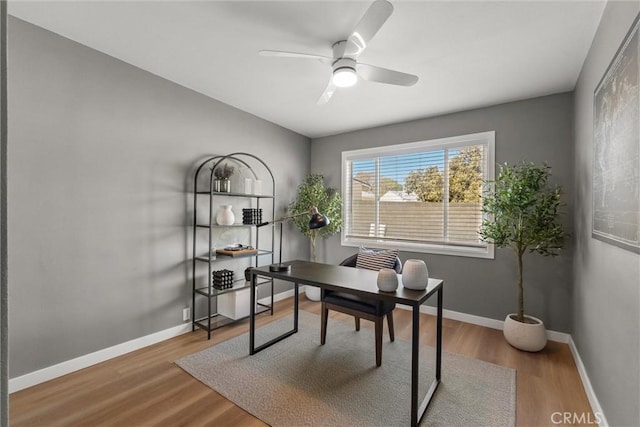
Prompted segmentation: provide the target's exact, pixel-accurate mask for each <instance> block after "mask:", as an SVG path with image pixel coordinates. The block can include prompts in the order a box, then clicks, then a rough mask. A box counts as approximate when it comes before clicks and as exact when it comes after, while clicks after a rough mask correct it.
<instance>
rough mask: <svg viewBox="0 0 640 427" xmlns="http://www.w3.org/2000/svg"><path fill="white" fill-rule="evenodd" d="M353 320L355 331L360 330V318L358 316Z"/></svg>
mask: <svg viewBox="0 0 640 427" xmlns="http://www.w3.org/2000/svg"><path fill="white" fill-rule="evenodd" d="M353 318H354V319H355V320H356V331H359V330H360V318H359V317H358V316H353Z"/></svg>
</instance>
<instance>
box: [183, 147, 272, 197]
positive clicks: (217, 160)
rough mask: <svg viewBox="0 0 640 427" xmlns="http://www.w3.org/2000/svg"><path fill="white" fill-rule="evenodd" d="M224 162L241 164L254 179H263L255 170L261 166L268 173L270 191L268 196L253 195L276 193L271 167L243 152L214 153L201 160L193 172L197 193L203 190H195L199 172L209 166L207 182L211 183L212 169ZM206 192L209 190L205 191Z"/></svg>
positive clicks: (199, 175)
mask: <svg viewBox="0 0 640 427" xmlns="http://www.w3.org/2000/svg"><path fill="white" fill-rule="evenodd" d="M225 162H233V163H237V164H239V165H242V166H244V167H245V168H246V170H247V171H248V172H249V173H251V175H252V176H253V179H254V180H257V179H264V177H263V176H262V174H260V173H259V172H260V171H257V170H256V169H257V168H256V167H261V168H263V169H264V170H265V171H266V172H267V173H268V177H269V179H270V182H271V188H272V192H271V194H270V195H269V196H265V195H255V196H258V197H259V196H262V197H274V198H275V195H276V182H275V178H274V176H273V172H272V171H271V168H269V166H267V164H266V163H265V162H264V161H263V160H262V159H260V158H259V157H258V156H255V155H253V154H251V153H243V152H236V153H231V154H227V155H215V156H211V157H209V158H207V159H205V160H204V161H202V162H201V163H200V165H199V166H198V168H197V169H196V173H195V181H194V184H195V190H196V192H198V193H203V191H198V190H197V188H198V187H197V186H198V182H199V181H198V180H199V179H200V177H201V173H202V172H204V171H206V170H207V168H206V167H207V166H209V170H210V172H209V184H211V183H212V182H213V181H214V179H215V178H214V171H215V170H216V168H217V167H218V166H220V165H222V164H223V163H225ZM210 189H211V185H209V190H210ZM206 192H207V193H208V192H209V191H206Z"/></svg>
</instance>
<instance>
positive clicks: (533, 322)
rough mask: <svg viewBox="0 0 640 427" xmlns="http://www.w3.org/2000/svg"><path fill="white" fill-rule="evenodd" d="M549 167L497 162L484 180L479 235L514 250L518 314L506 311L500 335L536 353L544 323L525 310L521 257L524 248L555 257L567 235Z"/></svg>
mask: <svg viewBox="0 0 640 427" xmlns="http://www.w3.org/2000/svg"><path fill="white" fill-rule="evenodd" d="M550 175H551V168H550V167H549V166H547V165H546V164H543V165H541V166H539V165H535V164H532V163H521V164H519V165H516V166H509V165H507V164H505V165H503V166H501V168H500V173H499V174H498V177H497V179H496V180H495V181H493V182H489V183H488V184H490V186H491V187H490V188H488V189H487V191H486V192H485V197H484V199H483V206H482V210H483V212H484V213H486V214H489V218H487V219H484V220H483V221H482V226H481V227H480V237H481V238H482V239H483V240H485V241H487V242H491V243H493V244H495V245H496V246H497V247H499V248H510V249H512V250H513V252H514V254H515V256H516V261H517V263H518V278H517V281H516V286H517V289H518V305H517V308H518V312H517V313H512V314H509V315H507V317H506V319H505V322H504V330H503V332H504V336H505V339H506V340H507V342H508V343H509V344H511V345H512V346H514V347H516V348H518V349H520V350H525V351H539V350H542V349H543V348H544V346H545V345H546V343H547V334H546V330H545V327H544V323H543V322H542V321H541V320H540V319H538V318H535V317H533V316H527V315H525V314H524V287H523V280H522V273H523V264H522V261H523V257H524V255H525V253H527V252H537V253H539V254H541V255H544V256H555V255H558V254H559V252H560V249H561V248H562V245H563V242H564V238H565V236H566V233H565V231H564V229H563V227H562V225H561V223H560V222H559V221H560V217H561V214H560V212H559V208H560V206H561V203H560V190H561V189H560V187H551V186H550V185H548V179H549V176H550Z"/></svg>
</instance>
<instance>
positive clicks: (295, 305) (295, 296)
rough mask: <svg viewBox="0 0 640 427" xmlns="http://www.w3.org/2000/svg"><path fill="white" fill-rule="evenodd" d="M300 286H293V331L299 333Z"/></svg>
mask: <svg viewBox="0 0 640 427" xmlns="http://www.w3.org/2000/svg"><path fill="white" fill-rule="evenodd" d="M299 289H300V286H299V285H298V283H294V284H293V330H294V331H295V332H298V305H299V301H300V291H299Z"/></svg>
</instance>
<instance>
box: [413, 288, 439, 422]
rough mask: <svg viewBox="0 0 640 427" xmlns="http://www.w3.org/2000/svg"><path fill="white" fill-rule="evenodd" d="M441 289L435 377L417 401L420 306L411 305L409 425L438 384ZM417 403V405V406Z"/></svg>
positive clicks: (417, 419) (423, 407) (414, 420)
mask: <svg viewBox="0 0 640 427" xmlns="http://www.w3.org/2000/svg"><path fill="white" fill-rule="evenodd" d="M442 290H443V287H442V286H441V287H440V289H438V308H437V310H438V311H437V312H438V316H437V318H436V377H435V378H434V379H433V381H432V382H431V385H430V386H429V390H427V394H426V396H425V397H424V399H423V400H422V402H420V403H419V402H418V379H419V372H420V371H419V363H418V359H419V348H420V306H414V307H413V333H412V339H411V425H412V426H417V425H418V423H419V422H420V420H422V417H423V416H424V414H425V412H427V407H428V406H429V403H431V399H432V398H433V396H434V394H435V393H436V389H437V388H438V385H440V374H441V365H442V299H443V298H442ZM418 405H419V406H418Z"/></svg>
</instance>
